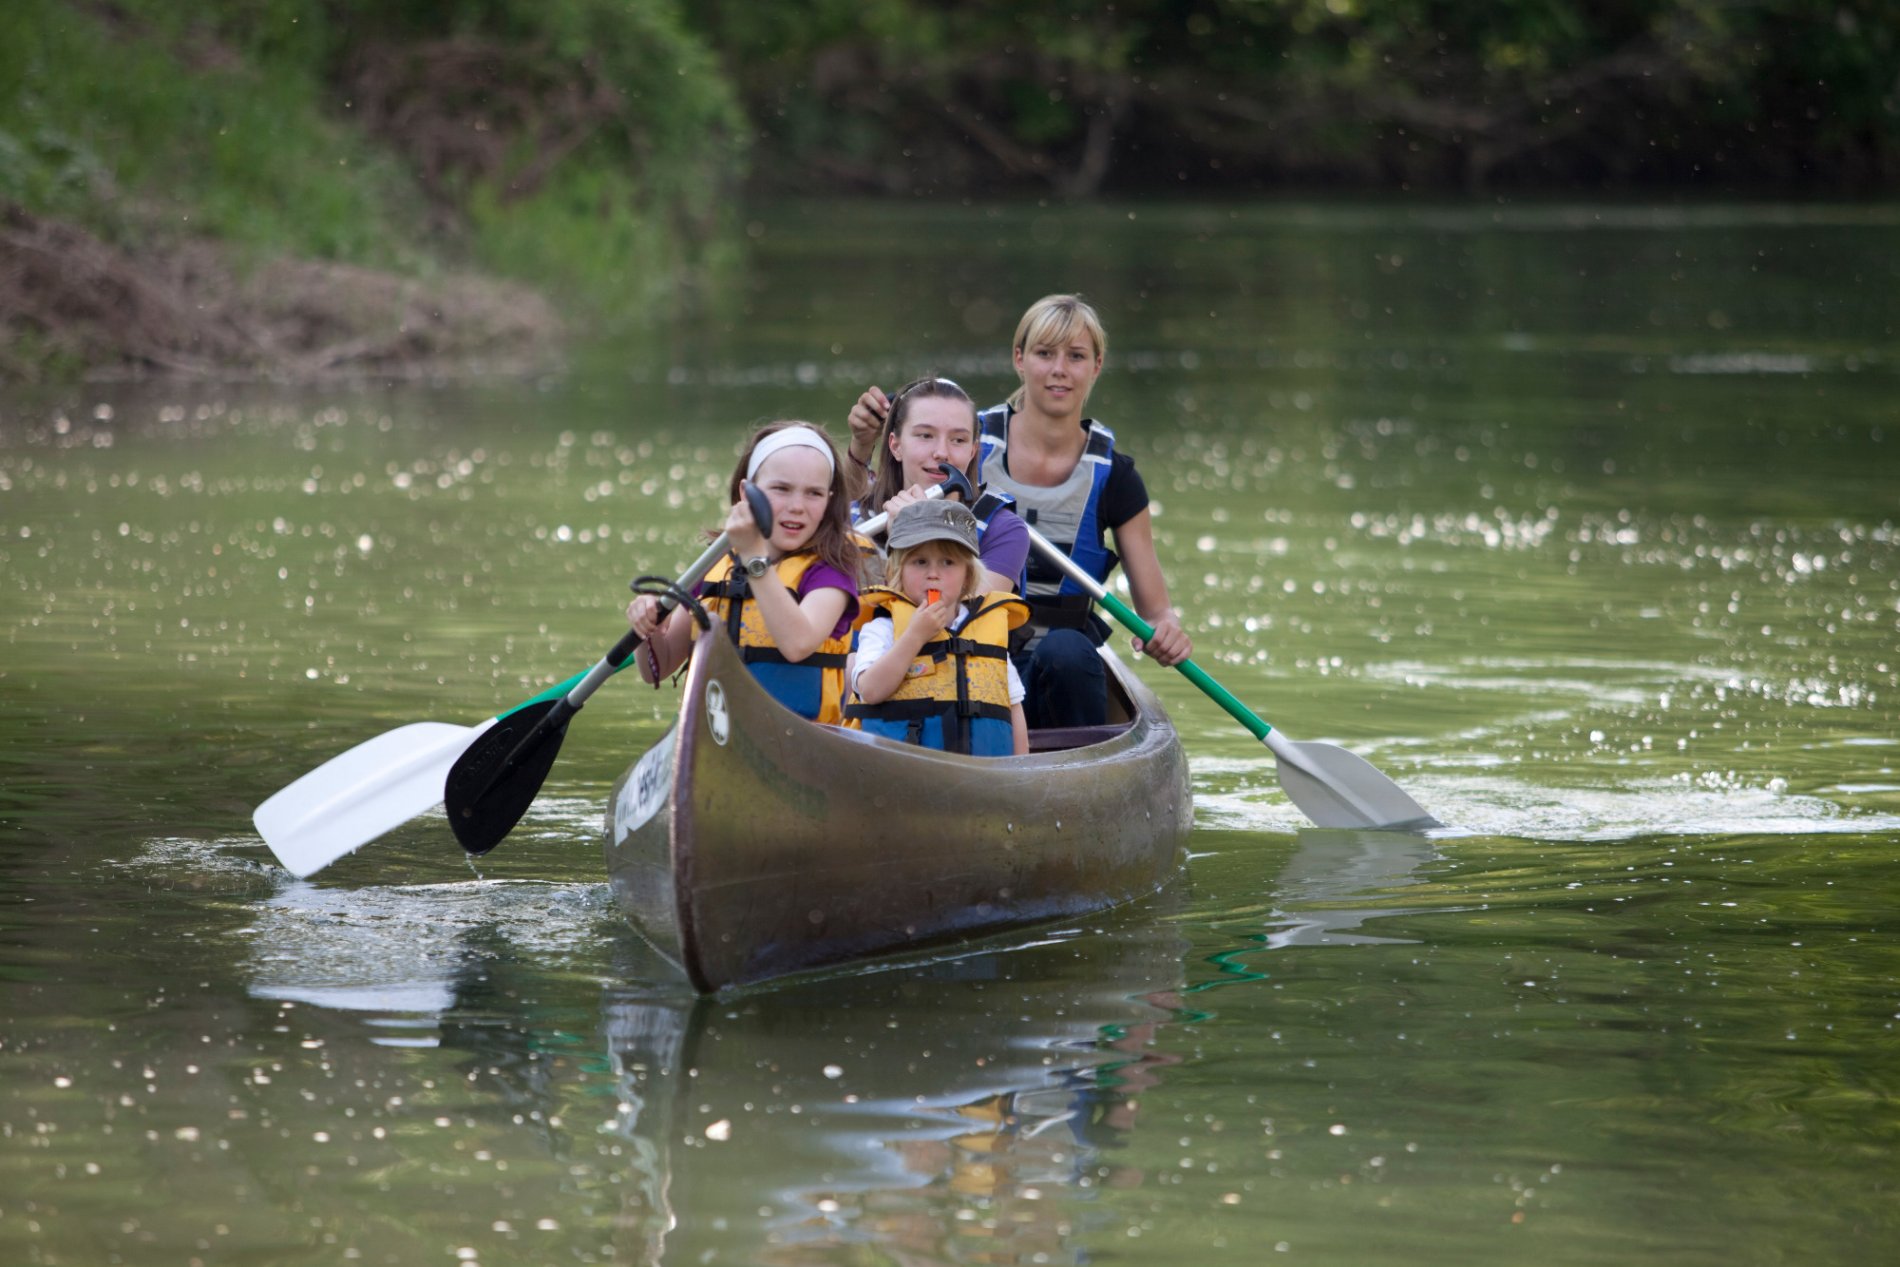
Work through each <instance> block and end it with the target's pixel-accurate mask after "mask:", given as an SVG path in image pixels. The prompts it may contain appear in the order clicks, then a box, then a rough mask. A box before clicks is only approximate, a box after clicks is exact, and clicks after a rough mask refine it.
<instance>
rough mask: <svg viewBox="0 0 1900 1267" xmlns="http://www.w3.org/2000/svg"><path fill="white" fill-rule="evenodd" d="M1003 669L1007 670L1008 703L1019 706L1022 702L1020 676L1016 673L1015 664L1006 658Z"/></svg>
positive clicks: (1021, 680)
mask: <svg viewBox="0 0 1900 1267" xmlns="http://www.w3.org/2000/svg"><path fill="white" fill-rule="evenodd" d="M1003 667H1004V668H1006V669H1008V670H1009V702H1010V703H1012V704H1020V703H1022V702H1023V679H1022V675H1020V674H1019V673H1017V672H1016V662H1015V661H1014V660H1011V659H1009V658H1008V657H1005V658H1004V660H1003Z"/></svg>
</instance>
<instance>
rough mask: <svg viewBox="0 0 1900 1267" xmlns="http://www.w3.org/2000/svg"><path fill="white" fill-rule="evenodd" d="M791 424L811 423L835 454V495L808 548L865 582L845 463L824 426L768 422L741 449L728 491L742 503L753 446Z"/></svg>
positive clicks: (823, 560)
mask: <svg viewBox="0 0 1900 1267" xmlns="http://www.w3.org/2000/svg"><path fill="white" fill-rule="evenodd" d="M787 427H808V428H810V429H811V430H812V431H815V432H817V433H818V438H819V439H821V440H823V441H824V442H825V448H826V450H827V451H828V452H829V453H830V454H831V496H830V498H829V499H828V500H827V501H826V502H825V513H824V515H823V517H822V518H820V519H819V521H818V529H817V531H815V532H813V533H812V535H811V540H810V541H808V542H806V543H805V546H804V549H806V550H809V551H811V552H812V553H813V554H815V555H817V556H818V560H819V562H821V563H829V564H830V565H831V566H832V567H834V568H837V569H838V570H839V571H840V572H842V573H844V574H845V575H846V576H848V577H850V578H851V579H852V580H853V581H854V582H856V583H858V584H863V577H861V576H860V575H859V570H858V558H859V555H858V547H857V545H856V544H855V543H854V542H853V541H852V540H851V518H850V498H849V496H848V495H847V494H846V493H845V491H844V464H843V463H842V462H840V461H838V448H837V446H836V445H834V444H832V442H831V437H830V436H828V435H826V434H825V429H824V428H823V427H819V426H814V425H813V424H811V423H809V422H798V421H796V420H789V419H788V420H786V421H783V422H773V423H768V424H766V425H765V426H763V427H760V428H759V429H758V430H757V431H755V432H753V433H752V438H751V439H750V440H748V441H746V445H745V448H744V449H742V450H740V452H739V465H737V466H735V467H733V468H732V479H731V480H730V481H728V483H727V485H726V492H727V495H728V496H729V497H731V498H732V504H733V505H735V506H736V505H738V504H739V499H740V497H741V496H742V494H741V493H740V491H739V485H740V484H741V483H743V482H744V481H745V472H746V467H748V466H750V465H751V464H752V450H754V449H756V448H758V447H759V441H761V440H763V439H765V437H767V436H769V435H771V434H772V433H773V432H775V431H783V430H785V428H787Z"/></svg>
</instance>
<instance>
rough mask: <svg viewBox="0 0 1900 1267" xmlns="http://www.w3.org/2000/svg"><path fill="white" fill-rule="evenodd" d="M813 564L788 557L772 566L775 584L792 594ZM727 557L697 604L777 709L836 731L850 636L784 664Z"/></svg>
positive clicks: (806, 554) (807, 555) (810, 557)
mask: <svg viewBox="0 0 1900 1267" xmlns="http://www.w3.org/2000/svg"><path fill="white" fill-rule="evenodd" d="M817 562H818V556H817V555H816V554H813V553H812V552H810V551H809V550H802V551H800V552H799V553H797V554H788V555H786V556H785V557H784V558H782V559H780V560H779V561H778V562H777V563H776V564H774V565H773V567H774V570H775V571H776V572H777V573H778V579H779V580H780V582H781V583H783V584H784V586H785V588H786V589H788V590H790V591H791V592H792V593H793V594H797V593H798V583H799V582H800V581H801V580H803V579H804V576H805V573H806V572H807V571H809V570H810V569H811V567H812V565H813V564H815V563H817ZM735 563H736V560H735V559H734V557H733V556H732V555H730V554H728V555H727V556H726V557H725V558H723V559H721V560H719V562H717V563H715V564H713V566H712V570H711V571H709V572H707V573H706V579H705V581H704V582H703V584H702V586H701V588H700V594H699V596H700V600H701V601H702V602H703V603H704V604H705V606H706V610H707V612H708V613H709V614H710V615H711V616H712V618H713V619H714V620H717V621H720V622H721V623H723V624H724V625H725V627H726V633H727V634H728V635H730V636H731V638H732V641H733V644H734V645H735V646H737V647H738V648H739V658H740V659H742V660H744V661H745V662H746V665H747V666H748V667H749V668H750V669H751V670H752V676H753V677H755V678H757V679H758V680H759V684H760V685H762V686H763V687H765V689H766V690H767V691H768V692H770V693H771V695H772V697H773V698H774V699H776V700H778V702H779V703H781V704H783V705H785V707H787V708H789V709H791V710H792V711H793V712H795V713H797V714H798V715H799V716H801V717H805V718H808V719H810V720H812V721H815V722H821V723H823V724H825V725H830V726H835V725H838V724H839V723H840V722H841V721H842V720H843V704H844V659H845V655H846V653H847V652H849V651H850V650H851V638H850V635H849V633H847V634H846V635H845V636H843V637H839V638H827V639H825V641H823V642H821V643H819V644H818V649H817V650H816V651H814V652H812V653H811V654H810V655H808V656H806V657H805V658H804V659H803V660H797V661H793V660H787V659H786V658H785V655H784V653H783V652H781V651H780V650H779V649H778V644H777V643H775V642H773V641H772V633H771V631H770V630H768V629H767V628H766V627H765V615H764V613H762V612H761V611H760V610H759V604H758V602H757V601H756V600H755V599H754V598H753V597H752V590H751V586H750V585H749V584H748V581H749V580H750V578H749V577H747V576H746V574H745V573H744V572H743V571H740V570H738V569H737V568H736V567H735V566H734V564H735Z"/></svg>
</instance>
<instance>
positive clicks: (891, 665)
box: [845, 501, 1029, 757]
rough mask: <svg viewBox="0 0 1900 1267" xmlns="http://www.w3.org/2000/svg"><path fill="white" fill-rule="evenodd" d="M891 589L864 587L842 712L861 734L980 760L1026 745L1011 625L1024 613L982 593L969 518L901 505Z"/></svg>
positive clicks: (1017, 603)
mask: <svg viewBox="0 0 1900 1267" xmlns="http://www.w3.org/2000/svg"><path fill="white" fill-rule="evenodd" d="M890 544H891V558H890V570H891V578H892V580H893V581H895V582H896V586H895V588H891V589H885V588H881V587H880V588H873V589H867V590H866V591H865V592H864V605H865V617H864V619H863V620H862V621H861V622H860V628H859V630H858V655H857V663H856V667H855V669H854V671H853V672H854V676H853V679H852V682H853V691H854V698H855V699H856V700H857V701H858V702H856V703H853V704H851V705H849V706H848V707H847V708H846V709H845V714H846V716H848V717H851V718H854V719H856V720H857V721H858V722H859V724H860V725H862V726H863V728H864V730H865V732H866V733H867V734H873V735H883V736H886V737H887V738H891V739H902V740H907V741H908V742H910V743H914V744H920V745H922V746H923V747H927V748H938V749H941V750H943V751H946V752H962V753H968V754H970V755H972V756H978V757H1004V756H1011V755H1015V756H1022V755H1023V754H1025V753H1027V752H1028V751H1029V728H1028V724H1027V722H1026V721H1025V719H1024V717H1023V705H1022V700H1023V684H1022V680H1021V679H1020V678H1019V677H1018V676H1017V673H1016V666H1015V665H1013V664H1011V663H1010V660H1009V634H1010V630H1012V629H1014V628H1016V627H1017V626H1018V625H1021V624H1022V623H1023V621H1025V620H1026V619H1028V616H1029V609H1028V607H1027V606H1026V605H1025V604H1024V603H1023V601H1022V600H1021V599H1019V598H1017V597H1015V596H1014V595H1013V594H1009V593H984V592H983V586H982V575H983V567H982V565H981V564H980V563H978V562H977V553H976V551H977V540H976V517H975V516H974V515H972V514H971V513H970V511H968V510H967V509H965V508H964V507H962V506H960V505H958V504H957V503H955V502H944V501H925V502H918V503H915V504H913V505H911V506H907V507H905V508H904V509H903V510H901V511H899V512H898V514H897V515H896V516H895V517H894V519H893V520H892V523H891V532H890Z"/></svg>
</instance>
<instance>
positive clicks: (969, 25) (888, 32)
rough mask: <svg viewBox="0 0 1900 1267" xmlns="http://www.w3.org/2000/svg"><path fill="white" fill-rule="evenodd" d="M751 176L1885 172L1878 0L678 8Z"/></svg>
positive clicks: (1895, 43) (1832, 184) (1858, 176)
mask: <svg viewBox="0 0 1900 1267" xmlns="http://www.w3.org/2000/svg"><path fill="white" fill-rule="evenodd" d="M691 14H692V17H691V21H692V22H693V23H694V24H695V26H696V27H698V28H699V29H700V30H702V31H704V32H705V33H706V36H707V38H708V40H709V42H710V43H711V44H712V45H713V46H714V47H715V48H716V49H717V50H718V51H719V54H720V56H721V58H722V60H723V62H724V64H725V66H726V67H727V70H728V73H729V74H730V76H731V78H732V81H733V83H734V84H735V85H736V86H737V88H738V91H739V92H740V94H741V97H742V99H743V100H744V101H745V104H746V109H747V113H748V115H749V117H750V118H751V119H752V121H753V123H754V125H755V126H756V127H757V129H758V135H759V140H760V144H758V145H757V146H756V148H755V154H756V170H757V176H756V179H758V180H761V181H763V182H765V183H768V184H770V185H773V186H785V187H792V188H802V189H821V188H832V187H838V186H845V187H850V188H855V189H861V190H875V191H883V192H893V193H914V194H922V195H926V196H929V195H938V194H945V193H962V192H994V191H997V190H1006V189H1029V188H1041V189H1044V190H1047V191H1053V192H1055V193H1058V194H1063V195H1086V194H1090V193H1095V192H1099V191H1103V190H1110V191H1116V192H1137V191H1149V190H1155V189H1163V188H1176V187H1181V186H1188V187H1192V188H1195V189H1197V190H1202V191H1207V190H1213V189H1222V188H1231V187H1235V186H1239V187H1241V188H1263V187H1269V186H1286V185H1290V186H1294V187H1308V188H1310V187H1313V186H1315V185H1324V186H1331V187H1339V186H1350V187H1353V188H1364V189H1392V188H1397V187H1400V186H1410V187H1412V188H1415V189H1416V188H1428V189H1449V190H1471V189H1477V188H1484V187H1490V186H1496V185H1508V186H1515V187H1526V186H1549V187H1557V188H1562V189H1564V190H1575V189H1577V188H1579V187H1583V188H1606V187H1609V188H1615V187H1629V186H1636V185H1648V186H1671V187H1681V186H1694V187H1699V188H1707V189H1728V190H1737V189H1742V190H1761V189H1780V190H1799V191H1812V190H1818V189H1827V190H1854V191H1864V190H1868V189H1873V188H1891V187H1892V185H1893V183H1894V181H1895V179H1896V176H1900V155H1897V154H1896V151H1895V147H1894V137H1895V132H1896V127H1900V57H1897V54H1900V40H1897V39H1896V29H1897V28H1900V23H1897V22H1896V21H1895V18H1894V14H1893V12H1892V10H1891V8H1890V6H1888V5H1887V4H1885V3H1884V2H1883V0H1845V2H1844V3H1838V4H1815V3H1804V2H1803V0H1735V2H1731V3H1712V2H1710V0H1608V2H1606V3H1598V2H1592V3H1584V2H1583V0H1119V2H1118V3H1116V4H1114V5H1104V4H1099V3H1094V2H1093V0H1052V2H1051V3H1044V4H1037V5H1022V4H1009V3H987V2H984V3H964V2H958V3H939V2H937V0H794V2H792V3H778V4H772V5H751V4H744V3H737V2H735V0H715V2H712V3H707V4H702V5H696V6H693V8H692V10H691Z"/></svg>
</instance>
